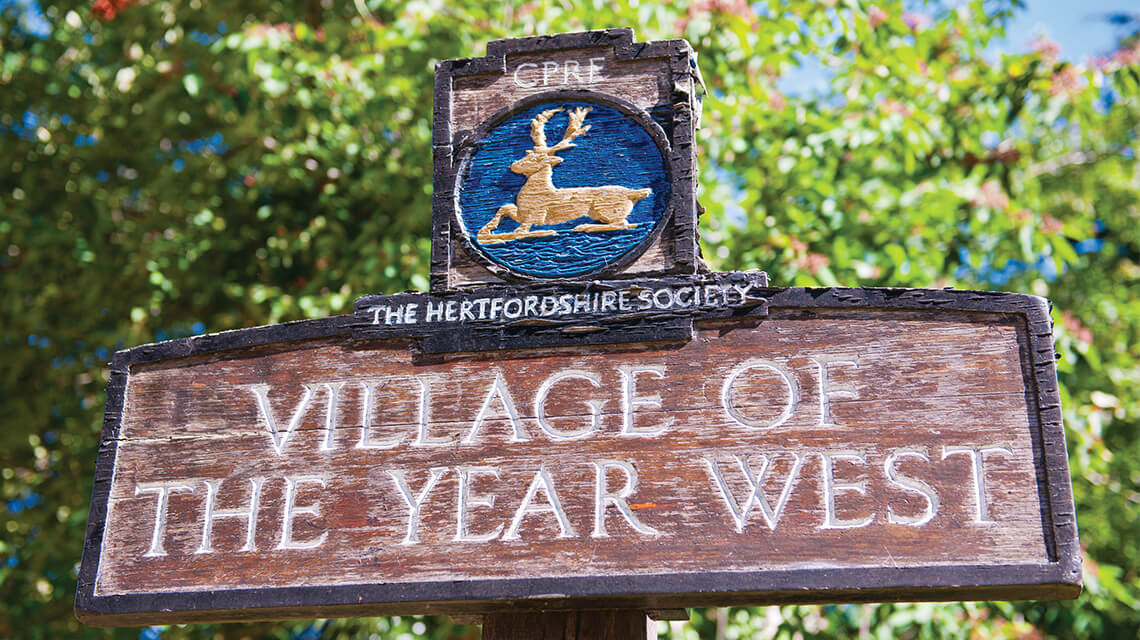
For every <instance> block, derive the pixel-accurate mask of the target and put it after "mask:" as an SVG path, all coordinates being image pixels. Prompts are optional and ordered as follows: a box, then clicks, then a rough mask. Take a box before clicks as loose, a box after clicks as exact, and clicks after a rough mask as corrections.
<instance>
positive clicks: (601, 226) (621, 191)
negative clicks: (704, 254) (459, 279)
mask: <svg viewBox="0 0 1140 640" xmlns="http://www.w3.org/2000/svg"><path fill="white" fill-rule="evenodd" d="M650 126H654V125H652V124H651V125H650ZM458 183H459V185H460V189H459V197H458V202H457V204H458V212H457V216H458V218H459V221H460V223H461V224H462V226H463V229H464V232H465V233H466V234H467V237H468V239H469V240H470V242H471V245H472V246H473V247H475V249H476V250H477V251H479V252H480V253H482V254H483V256H484V257H486V258H487V259H489V260H491V261H492V262H495V263H498V264H499V265H502V266H504V267H507V268H508V269H510V270H512V271H515V272H519V273H523V274H527V275H530V276H537V277H547V278H562V277H572V276H579V275H583V274H588V273H593V272H597V271H600V270H604V269H606V268H607V267H609V266H611V265H613V264H615V263H618V262H620V261H622V258H623V257H626V256H627V255H628V254H630V253H632V252H635V251H637V250H638V249H642V250H643V249H644V248H645V246H647V245H648V239H649V238H650V235H651V234H652V232H653V230H654V228H655V227H657V225H658V223H660V222H661V220H662V218H663V217H664V216H665V212H666V210H667V207H668V202H669V186H670V181H669V171H668V165H667V161H666V158H665V157H664V156H663V155H662V151H661V149H660V148H659V147H658V145H657V143H656V142H655V141H654V138H653V136H651V135H650V133H649V131H647V130H646V128H645V126H644V125H642V124H641V123H639V122H638V121H637V120H635V119H634V118H633V117H631V116H629V115H627V114H625V113H622V111H619V110H618V109H617V108H614V107H613V106H609V105H606V104H600V103H596V102H585V101H582V102H578V101H549V102H544V103H541V104H537V105H533V106H530V107H526V108H523V109H521V110H519V111H517V112H515V113H512V114H510V115H509V116H507V117H506V118H505V119H503V120H502V121H500V122H498V123H497V124H494V125H493V126H492V127H491V128H490V129H489V130H488V131H487V133H486V135H484V136H483V137H482V139H480V140H479V141H478V142H477V143H476V144H475V148H474V151H473V153H472V154H471V155H470V156H469V158H468V160H467V162H466V163H465V165H464V166H463V167H462V168H461V169H460V175H459V178H458Z"/></svg>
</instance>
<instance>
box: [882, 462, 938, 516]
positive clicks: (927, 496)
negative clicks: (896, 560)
mask: <svg viewBox="0 0 1140 640" xmlns="http://www.w3.org/2000/svg"><path fill="white" fill-rule="evenodd" d="M903 456H914V457H916V458H921V459H922V460H923V461H925V462H930V458H929V457H928V456H927V455H926V451H924V450H922V449H895V450H894V451H892V452H891V453H890V455H888V456H887V459H886V460H885V461H884V462H883V470H884V471H886V473H887V479H888V480H890V481H891V482H892V483H894V484H895V485H897V486H899V487H901V488H903V489H906V490H907V491H913V492H914V493H917V494H919V495H920V496H922V497H923V499H924V500H926V508H925V509H923V510H922V513H921V514H920V515H917V516H900V515H897V514H895V512H894V509H892V508H891V505H889V504H888V505H887V522H889V523H891V524H905V525H909V526H912V527H921V526H922V525H924V524H926V523H927V522H930V521H931V520H933V519H934V516H935V515H936V514H937V513H938V492H936V491H935V490H934V488H933V487H931V486H930V485H928V484H926V483H925V482H923V481H922V480H919V479H918V478H912V477H910V476H905V475H903V474H901V473H899V471H898V469H896V468H895V463H897V462H898V460H899V458H901V457H903Z"/></svg>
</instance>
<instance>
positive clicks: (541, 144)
mask: <svg viewBox="0 0 1140 640" xmlns="http://www.w3.org/2000/svg"><path fill="white" fill-rule="evenodd" d="M593 110H594V108H593V107H578V108H576V109H573V110H571V111H570V113H569V118H570V122H569V123H568V124H567V125H566V132H565V133H564V134H562V140H561V141H559V142H558V144H556V145H554V146H553V147H547V146H546V123H547V122H548V121H549V120H550V118H551V117H552V116H553V115H554V114H556V113H558V112H560V111H564V109H563V108H561V107H559V108H557V109H547V110H546V111H543V112H542V113H540V114H538V115H537V116H535V117H534V119H533V120H531V121H530V139H531V140H533V141H534V150H535V151H536V152H538V153H557V152H559V151H562V150H563V149H569V148H570V147H573V146H574V144H573V140H574V138H577V137H578V136H580V135H582V134H584V133H586V132H587V131H589V130H590V125H586V126H584V127H583V126H582V121H584V120H585V119H586V114H587V113H590V112H591V111H593Z"/></svg>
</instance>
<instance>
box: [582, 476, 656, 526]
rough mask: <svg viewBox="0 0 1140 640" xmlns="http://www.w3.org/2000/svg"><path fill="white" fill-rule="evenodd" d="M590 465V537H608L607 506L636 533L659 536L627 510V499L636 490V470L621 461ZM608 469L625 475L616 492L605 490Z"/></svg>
mask: <svg viewBox="0 0 1140 640" xmlns="http://www.w3.org/2000/svg"><path fill="white" fill-rule="evenodd" d="M591 464H593V465H594V470H595V476H594V532H593V533H592V534H591V537H594V538H608V537H609V534H608V533H606V507H607V506H608V505H613V506H614V507H616V508H617V510H618V513H620V514H621V515H622V517H624V518H625V520H626V522H628V523H629V524H630V526H632V527H633V529H634V530H635V531H637V532H638V533H641V534H645V535H649V536H655V535H661V532H660V531H658V530H657V529H654V528H653V527H651V526H649V525H647V524H645V523H643V522H641V521H640V520H638V519H637V516H635V515H633V511H632V510H631V509H630V508H629V503H628V502H627V499H628V498H629V496H630V495H632V494H633V492H634V490H636V489H637V469H635V468H634V467H633V465H632V464H630V463H628V462H625V461H623V460H599V461H597V462H593V463H591ZM610 469H616V470H619V471H621V472H622V473H623V474H625V485H624V486H622V488H621V489H619V490H618V491H617V492H611V491H610V490H609V489H607V488H606V487H607V480H606V473H607V471H608V470H610Z"/></svg>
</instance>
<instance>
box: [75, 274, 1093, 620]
mask: <svg viewBox="0 0 1140 640" xmlns="http://www.w3.org/2000/svg"><path fill="white" fill-rule="evenodd" d="M730 288H731V287H730ZM720 293H721V294H723V299H722V300H719V301H717V302H723V301H725V300H727V301H728V302H729V304H731V302H732V300H733V296H734V295H735V294H734V293H732V292H730V291H729V290H726V289H721V290H720ZM748 293H750V294H757V295H759V294H762V295H763V296H765V297H766V298H767V301H768V305H767V316H766V317H765V318H763V319H762V320H757V319H756V318H753V317H751V316H749V315H747V314H744V315H743V316H742V317H740V318H737V319H734V318H732V317H731V314H726V313H725V308H724V307H721V308H720V309H719V311H720V312H721V313H719V315H720V316H721V317H713V318H710V319H709V320H708V321H707V322H706V321H705V320H704V319H703V316H702V315H701V314H702V313H703V312H698V313H696V314H695V315H694V319H695V320H696V323H697V327H696V331H695V336H694V338H693V339H692V340H691V341H688V342H684V343H664V344H658V345H646V344H644V343H633V344H626V345H612V346H609V347H604V348H603V347H597V346H592V347H584V348H569V349H568V348H565V347H563V348H557V349H554V350H530V351H517V352H513V353H510V354H504V353H501V352H488V353H485V354H482V355H481V354H479V353H472V352H468V353H462V354H454V355H450V356H432V355H428V354H419V353H418V352H417V351H416V350H415V349H414V348H412V343H411V342H410V340H412V339H411V338H407V337H405V338H400V337H397V336H395V335H393V336H390V337H389V338H386V339H383V340H367V339H366V340H359V341H357V340H353V338H352V332H353V330H354V326H358V323H360V322H361V320H363V319H364V318H365V317H367V316H368V315H372V313H374V312H371V313H370V312H368V311H367V310H365V311H361V312H358V314H357V315H355V316H344V317H336V318H329V319H327V320H315V321H306V322H301V323H295V324H290V325H282V326H280V327H269V328H260V329H247V330H242V331H236V332H228V333H222V334H217V335H213V336H202V337H198V338H190V339H184V340H177V341H172V342H167V343H163V344H160V345H152V346H145V347H137V348H135V349H130V350H127V351H124V352H121V353H119V354H118V355H117V356H116V359H115V363H114V365H113V373H112V376H113V378H112V381H111V386H110V391H109V399H108V417H107V425H106V428H105V431H104V435H103V438H104V443H103V449H102V454H101V457H100V460H99V471H98V477H97V482H96V494H95V497H94V501H93V505H94V506H93V509H92V514H91V518H92V525H91V534H90V536H89V540H88V549H87V551H86V553H85V555H84V562H83V568H82V572H81V576H80V591H79V598H78V600H77V610H78V612H79V615H80V616H81V618H82V619H83V620H85V621H87V622H89V623H92V624H119V623H131V624H139V623H168V622H188V621H198V620H233V619H248V618H272V617H298V616H321V617H326V616H336V615H373V614H390V613H402V614H407V613H439V612H478V613H485V612H490V611H497V610H508V609H517V608H535V609H568V608H590V607H615V606H619V607H629V608H637V607H641V608H662V607H674V606H700V605H733V604H765V603H782V602H833V601H882V600H930V599H937V600H945V599H962V598H966V599H983V598H984V599H1024V598H1063V597H1073V596H1075V594H1076V593H1077V592H1078V591H1079V588H1080V587H1079V584H1080V568H1079V551H1078V549H1077V542H1076V530H1075V522H1074V519H1073V508H1072V498H1071V495H1070V493H1069V480H1068V469H1067V461H1066V457H1065V449H1064V440H1063V436H1062V426H1061V422H1060V409H1059V406H1058V402H1057V388H1056V379H1055V373H1054V369H1053V348H1052V339H1051V333H1050V325H1049V318H1048V315H1047V313H1046V306H1045V303H1044V301H1042V300H1040V299H1038V298H1033V297H1030V296H1021V295H1016V294H987V293H976V292H956V291H898V290H876V289H821V290H813V289H762V290H757V291H750V292H748ZM671 294H672V295H673V297H674V299H676V298H677V297H678V292H677V291H675V290H674V291H672V292H671ZM662 297H663V298H664V295H662ZM489 304H490V303H488V305H489ZM524 305H525V303H524ZM496 306H498V305H496ZM445 307H446V305H445ZM444 313H446V311H445V312H444ZM726 316H727V317H726ZM400 326H402V327H403V328H404V329H403V330H404V331H405V332H406V333H407V334H408V335H415V333H416V332H417V331H421V330H422V329H417V328H416V325H413V324H405V325H400ZM439 330H441V331H447V330H448V329H446V328H445V327H440V328H439Z"/></svg>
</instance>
